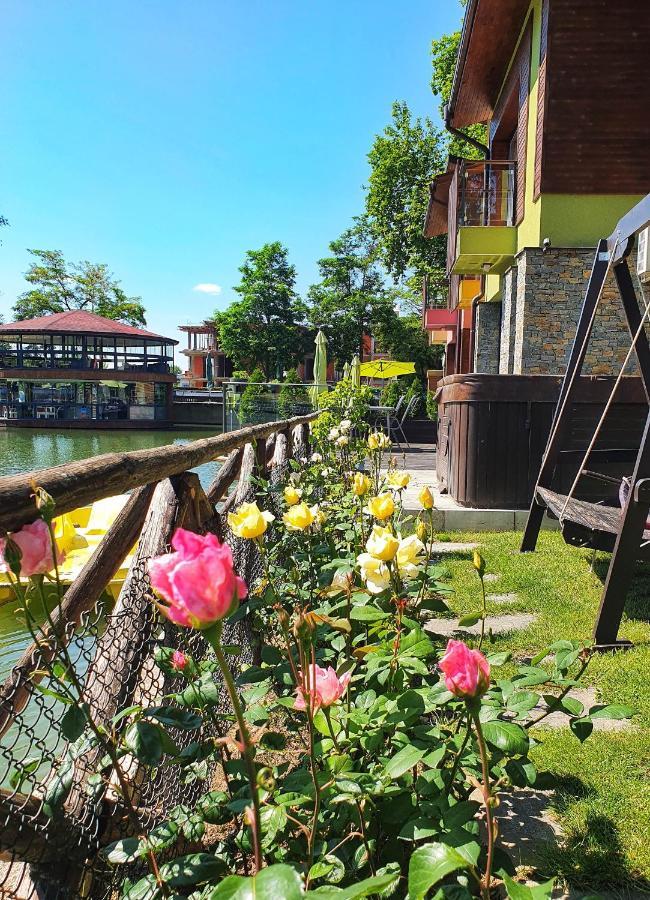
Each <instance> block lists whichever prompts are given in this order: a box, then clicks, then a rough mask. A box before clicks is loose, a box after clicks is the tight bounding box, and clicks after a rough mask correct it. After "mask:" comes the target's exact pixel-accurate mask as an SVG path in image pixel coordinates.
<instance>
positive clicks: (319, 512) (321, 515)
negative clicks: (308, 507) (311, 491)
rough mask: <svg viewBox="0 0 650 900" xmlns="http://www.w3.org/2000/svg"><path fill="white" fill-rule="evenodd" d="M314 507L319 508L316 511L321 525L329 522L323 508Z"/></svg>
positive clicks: (317, 519)
mask: <svg viewBox="0 0 650 900" xmlns="http://www.w3.org/2000/svg"><path fill="white" fill-rule="evenodd" d="M313 509H315V510H317V513H316V521H317V522H318V524H319V525H324V524H325V522H327V516H326V515H325V513H324V512H323V510H322V509H321V508H320V507H319V506H314V507H313Z"/></svg>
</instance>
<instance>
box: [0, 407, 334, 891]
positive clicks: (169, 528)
mask: <svg viewBox="0 0 650 900" xmlns="http://www.w3.org/2000/svg"><path fill="white" fill-rule="evenodd" d="M315 415H316V413H311V414H309V415H305V416H300V417H295V418H292V419H286V420H283V421H280V422H271V423H263V424H259V425H254V426H250V427H247V428H242V429H240V430H238V431H232V432H229V433H227V434H223V435H219V436H217V437H212V438H205V439H202V440H198V441H193V442H192V443H190V444H185V445H183V446H177V445H171V446H167V447H164V448H158V449H155V450H138V451H133V452H129V453H112V454H106V455H103V456H98V457H94V458H92V459H86V460H82V461H78V462H73V463H69V464H67V465H64V466H57V467H54V468H50V469H42V470H39V471H38V472H30V473H26V474H22V475H12V476H7V477H2V478H0V534H3V533H6V532H8V531H15V530H16V529H18V528H19V527H20V526H21V525H24V524H26V523H27V522H30V521H32V520H33V519H34V518H35V506H34V500H33V497H32V494H33V490H34V489H33V483H34V480H35V481H36V483H37V484H38V485H39V486H41V487H43V488H44V489H45V490H46V491H48V493H49V494H51V496H52V497H53V498H54V500H55V503H56V513H57V514H58V515H61V514H63V513H66V512H71V511H72V510H74V509H77V508H79V507H81V506H85V505H87V504H89V503H92V502H93V501H95V500H99V499H101V498H103V497H109V496H112V495H114V494H118V493H123V492H125V491H131V495H130V498H129V500H128V501H127V503H126V505H125V506H124V508H123V509H122V511H121V512H120V514H119V515H118V516H117V518H116V519H115V521H114V523H113V525H112V526H111V527H110V529H109V530H108V531H107V533H106V535H105V536H104V538H103V539H102V541H101V543H99V545H98V546H97V548H96V550H95V552H94V553H93V555H92V556H91V557H90V559H89V560H88V562H87V563H86V565H85V566H84V567H83V569H82V570H81V571H80V573H79V574H78V576H77V578H76V579H75V581H74V582H73V583H72V585H71V586H70V587H69V588H68V589H67V591H66V593H65V596H64V599H63V602H62V603H61V605H60V606H59V607H57V608H56V609H55V611H54V613H53V614H52V626H53V628H52V627H51V628H50V630H48V628H47V627H46V626H44V632H43V635H42V636H41V637H40V638H39V640H38V642H37V643H34V644H32V645H31V646H29V647H28V648H27V649H26V650H25V652H24V653H23V654H22V656H21V658H20V660H19V661H18V662H17V664H16V665H15V666H14V668H13V670H12V672H11V674H10V675H9V677H8V678H7V679H6V681H5V683H4V685H3V686H2V688H0V736H1V743H0V896H3V897H15V898H32V897H33V898H36V897H45V896H46V897H47V898H48V900H53V898H61V900H63V898H77V897H82V896H83V897H93V898H107V900H108V898H110V897H113V896H115V892H116V890H117V889H118V886H119V883H121V881H122V879H123V878H124V877H125V876H129V877H134V876H135V875H139V874H140V873H141V870H140V869H139V868H138V865H139V864H136V863H134V864H132V865H130V866H127V867H126V869H125V868H124V867H119V869H117V870H113V869H111V868H110V867H109V866H108V865H107V864H106V862H105V860H104V859H103V857H102V856H101V854H100V850H101V848H102V846H105V845H106V844H108V843H110V842H111V841H114V840H116V839H118V838H120V837H126V836H128V835H129V828H128V824H127V821H128V820H127V819H126V817H125V815H124V809H123V806H122V800H121V799H120V797H119V794H118V792H117V791H114V790H113V789H112V787H111V783H110V779H109V784H108V785H107V786H104V787H103V788H102V789H101V790H100V792H99V794H97V792H96V791H94V790H89V778H90V776H91V775H92V774H93V762H94V761H95V759H94V757H93V753H92V752H91V753H89V754H87V755H86V756H84V757H80V758H79V759H77V760H76V762H74V763H71V764H70V765H71V767H72V768H71V772H70V770H69V777H71V778H72V785H71V788H70V791H69V793H68V796H67V799H66V801H65V805H64V807H63V809H62V810H61V811H60V812H59V813H57V814H56V815H51V814H50V815H49V816H48V815H47V811H46V808H45V796H46V794H47V792H48V789H50V788H51V786H52V783H53V779H56V778H57V777H60V775H61V772H62V771H63V768H62V763H65V760H66V758H67V753H68V750H69V745H68V744H67V742H66V741H65V739H64V738H63V737H62V735H61V733H60V730H59V727H58V722H59V720H60V718H61V714H62V711H63V708H62V707H60V706H59V704H58V703H57V701H56V699H55V698H53V697H52V696H51V695H49V694H48V693H47V688H48V680H47V674H46V667H47V664H48V662H49V661H52V660H53V659H54V657H55V652H56V651H55V647H56V645H57V642H60V641H63V642H65V643H66V645H67V647H68V651H69V654H70V656H71V658H72V660H73V661H74V665H75V670H76V672H77V675H78V677H79V679H80V681H81V682H82V684H83V686H84V699H85V701H86V702H87V703H88V705H89V707H90V710H91V712H92V716H93V718H94V719H95V721H97V722H101V723H109V722H110V720H111V718H112V717H113V716H114V715H115V713H116V712H117V711H118V710H119V709H122V708H124V707H127V706H130V705H131V704H134V703H138V704H143V705H146V706H155V705H158V704H160V702H161V700H162V698H163V696H164V695H165V694H167V693H168V692H169V691H170V690H171V689H172V688H171V685H170V683H169V679H168V677H167V676H166V675H165V674H164V673H163V672H162V671H161V670H160V669H159V668H158V667H157V666H156V665H155V663H154V659H153V651H154V647H155V646H156V645H157V644H158V643H159V642H160V641H161V639H162V642H163V643H164V644H171V643H173V644H174V645H175V646H179V645H180V649H182V650H186V651H187V652H189V653H190V654H192V655H193V656H194V657H195V658H196V659H200V658H201V656H202V655H203V654H204V651H203V649H202V648H203V645H204V642H203V641H202V639H201V638H200V636H199V635H198V633H196V632H192V631H190V630H189V629H179V628H176V627H172V626H171V625H170V624H169V623H168V622H167V621H166V620H163V619H162V618H161V617H160V615H159V614H158V613H157V611H156V608H155V606H154V604H153V603H152V602H151V601H152V593H151V588H150V585H149V580H148V575H147V561H148V559H149V558H150V557H151V556H155V555H158V554H160V553H163V552H166V551H167V550H168V548H169V543H170V539H171V536H172V534H173V532H174V530H175V529H176V528H177V527H179V526H183V527H186V528H190V529H192V530H195V531H199V532H202V533H206V532H208V531H210V532H213V533H215V534H217V535H218V536H219V537H220V538H221V539H222V540H226V541H227V542H228V543H229V544H230V545H231V546H232V548H233V554H234V558H235V563H236V566H237V568H238V571H239V573H240V574H241V575H242V576H243V577H244V578H245V579H246V581H247V582H248V583H249V584H250V583H253V582H254V581H255V580H256V578H257V577H258V575H259V574H260V561H259V557H258V554H257V550H256V547H255V546H254V542H250V541H249V542H243V541H240V540H238V539H236V538H235V537H234V536H233V535H232V533H231V532H230V531H229V529H228V527H227V519H226V513H227V511H228V509H230V508H232V507H233V506H236V505H238V504H239V503H241V502H243V501H245V500H248V499H251V498H252V497H253V496H254V494H255V476H256V475H258V476H264V477H265V478H268V479H269V480H270V481H271V482H272V483H278V482H279V481H280V480H281V479H282V478H283V476H284V474H285V472H286V469H287V466H288V464H289V459H290V458H291V457H292V456H294V457H296V458H299V459H302V458H304V457H305V456H306V454H307V450H308V441H309V427H308V423H309V422H310V421H311V420H312V419H313V418H314V417H315ZM220 456H225V458H224V461H223V464H222V466H221V467H220V469H219V470H218V471H217V474H216V476H215V478H214V480H213V481H212V483H211V485H210V486H209V487H208V489H207V490H205V491H204V490H203V488H202V487H201V484H200V482H199V479H198V476H197V475H196V474H194V473H192V472H191V471H189V470H190V469H192V468H194V467H195V466H198V465H202V464H204V463H206V462H210V461H212V460H214V459H216V458H217V457H220ZM275 512H276V513H278V514H279V513H280V510H279V509H277V510H275ZM136 541H137V542H138V544H137V550H136V551H135V553H134V555H133V560H132V563H131V565H130V568H129V572H128V575H127V577H126V579H125V582H124V585H123V587H122V590H121V592H120V595H119V598H118V600H117V602H116V604H115V606H114V608H113V609H112V610H111V611H110V612H106V611H105V606H104V604H103V602H102V597H103V596H104V591H105V589H106V587H107V585H108V584H109V583H110V581H111V579H112V578H113V577H114V576H115V574H116V572H117V571H118V569H119V568H120V565H121V564H122V562H123V560H124V559H125V557H126V556H127V554H128V553H129V551H130V550H131V548H132V547H133V546H134V544H135V543H136ZM53 632H55V633H53ZM172 632H173V634H172ZM224 638H225V640H226V642H227V643H228V644H238V645H240V646H241V647H242V653H241V654H240V655H239V656H238V657H237V664H238V665H241V663H242V662H243V663H250V662H251V661H252V660H253V659H254V658H256V655H257V653H258V650H259V648H260V643H261V640H260V637H259V635H257V634H255V633H253V629H252V626H251V623H250V621H249V620H248V619H246V618H244V619H242V620H241V621H239V622H237V623H235V624H227V625H226V628H225V635H224ZM215 677H216V676H215ZM41 688H45V692H43V691H42V690H41ZM126 721H127V719H126V718H125V719H123V720H122V723H126ZM118 727H122V725H120V726H118ZM217 734H218V732H217V726H216V725H215V724H209V725H204V726H203V731H202V734H201V737H202V738H206V737H210V736H217ZM191 738H192V739H197V736H196V734H192V735H191ZM174 739H175V740H176V741H177V743H178V745H179V746H180V747H181V748H182V747H184V746H185V745H186V744H187V743H188V742H189V740H190V738H189V737H188V733H187V732H180V731H179V732H178V733H176V734H174ZM127 774H128V783H129V788H130V791H131V801H132V803H133V804H134V805H135V806H136V807H137V810H138V814H139V817H140V820H141V824H142V826H143V827H144V828H145V829H147V830H149V829H151V828H152V827H154V826H155V825H156V824H157V823H158V822H160V821H162V819H163V818H164V817H166V814H167V813H168V812H169V810H170V808H172V807H173V806H175V805H177V804H179V803H186V804H191V803H193V802H194V801H195V800H196V798H197V797H198V796H200V795H201V793H204V792H205V791H206V790H209V789H210V781H211V776H212V772H211V771H210V770H208V769H207V768H206V769H201V767H198V768H197V771H196V773H195V779H194V780H193V781H190V782H189V783H188V781H187V780H182V779H181V777H180V775H179V772H178V769H177V768H174V767H171V768H164V767H160V768H158V769H156V770H154V772H153V777H151V776H149V777H148V778H147V779H144V778H143V777H142V776H141V773H140V771H139V769H138V767H137V764H136V763H135V762H134V763H132V764H131V766H130V768H128V770H127Z"/></svg>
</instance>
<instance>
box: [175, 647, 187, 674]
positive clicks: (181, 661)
mask: <svg viewBox="0 0 650 900" xmlns="http://www.w3.org/2000/svg"><path fill="white" fill-rule="evenodd" d="M186 665H187V656H185V654H184V653H182V652H181V651H180V650H174V652H173V653H172V669H176V671H177V672H182V671H183V669H184V668H185V666H186Z"/></svg>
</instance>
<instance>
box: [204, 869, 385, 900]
mask: <svg viewBox="0 0 650 900" xmlns="http://www.w3.org/2000/svg"><path fill="white" fill-rule="evenodd" d="M398 879H399V875H397V874H393V873H389V874H388V875H375V877H374V878H364V880H363V881H359V882H358V883H357V884H353V885H350V887H347V888H343V890H340V889H339V888H334V889H332V888H329V887H321V888H316V890H315V891H307V893H306V894H305V895H304V896H305V897H310V898H311V897H313V898H314V900H362V898H363V897H370V896H372V895H373V894H381V893H382V892H383V891H387V890H388V889H389V888H391V887H393V886H394V885H395V884H396V882H397V881H398ZM280 896H281V895H278V896H277V897H275V898H273V900H280ZM258 897H259V895H258ZM213 900H214V895H213ZM219 900H222V898H219ZM237 900H239V897H237ZM247 900H248V898H247ZM283 900H284V898H283ZM291 900H293V897H292V898H291Z"/></svg>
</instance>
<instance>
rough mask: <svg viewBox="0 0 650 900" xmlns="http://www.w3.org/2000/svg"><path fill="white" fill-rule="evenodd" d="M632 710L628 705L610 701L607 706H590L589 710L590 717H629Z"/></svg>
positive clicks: (631, 714)
mask: <svg viewBox="0 0 650 900" xmlns="http://www.w3.org/2000/svg"><path fill="white" fill-rule="evenodd" d="M634 712H635V711H634V710H633V709H632V708H631V707H629V706H621V705H620V704H617V703H610V705H609V706H592V707H591V709H590V710H589V717H590V718H591V719H631V718H632V716H633V715H634Z"/></svg>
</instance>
